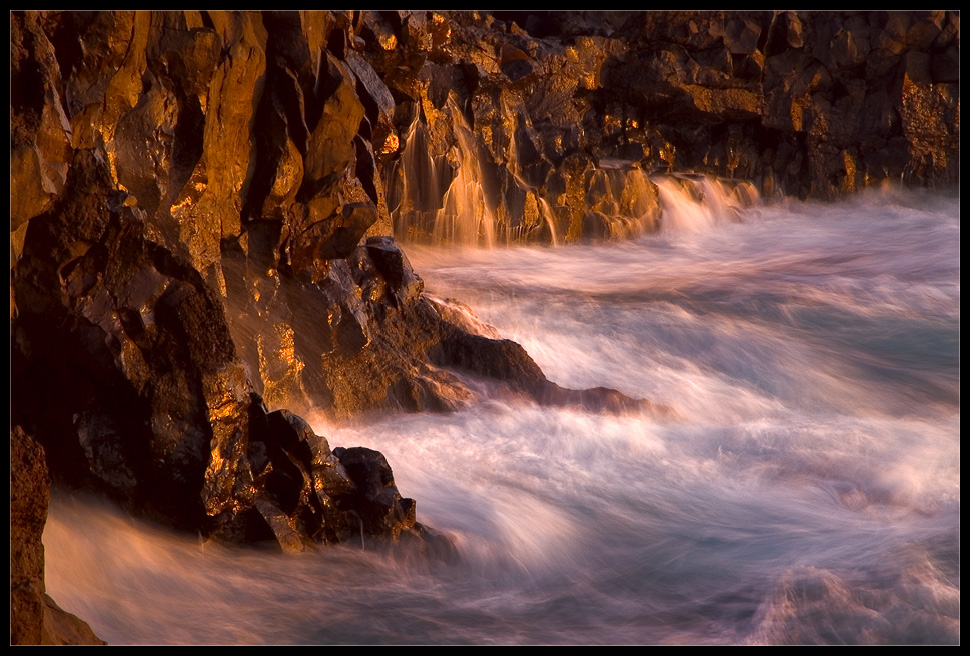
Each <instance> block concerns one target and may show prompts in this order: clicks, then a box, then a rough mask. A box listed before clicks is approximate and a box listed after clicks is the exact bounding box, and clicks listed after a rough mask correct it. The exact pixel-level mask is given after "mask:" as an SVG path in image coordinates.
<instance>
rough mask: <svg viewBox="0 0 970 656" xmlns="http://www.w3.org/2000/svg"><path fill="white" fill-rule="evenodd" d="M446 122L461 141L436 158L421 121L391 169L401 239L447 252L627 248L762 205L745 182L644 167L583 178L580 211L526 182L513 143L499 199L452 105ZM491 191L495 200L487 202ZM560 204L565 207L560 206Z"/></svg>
mask: <svg viewBox="0 0 970 656" xmlns="http://www.w3.org/2000/svg"><path fill="white" fill-rule="evenodd" d="M442 115H446V116H448V117H449V118H448V120H449V121H450V123H451V129H452V133H453V134H454V135H455V143H454V145H453V146H452V147H451V150H450V151H449V152H448V153H447V154H446V155H441V156H434V155H433V154H432V148H431V147H430V144H429V134H428V129H427V127H426V126H425V124H424V123H423V122H422V120H421V118H420V117H418V118H416V119H415V120H414V122H413V123H412V125H411V127H410V129H409V131H408V137H407V140H406V145H405V149H404V153H403V155H402V157H401V159H400V160H399V161H398V162H397V163H396V164H395V165H394V166H393V167H391V169H390V172H391V177H390V179H391V180H395V179H396V181H397V182H398V185H399V186H398V190H399V191H398V193H397V195H396V196H392V200H394V201H395V202H394V203H393V209H392V216H393V220H394V230H395V234H396V236H397V237H398V238H399V239H403V240H406V241H413V242H419V243H430V244H434V245H439V246H446V245H448V246H463V247H476V246H482V247H486V248H490V247H493V246H495V245H497V244H513V243H531V242H537V241H539V242H545V243H549V244H551V245H553V246H557V245H559V244H560V243H561V242H562V241H563V237H564V236H565V235H566V232H567V231H568V232H569V233H570V237H571V238H574V239H575V238H578V239H606V240H627V239H634V238H636V237H639V236H641V235H643V234H646V233H650V232H655V231H657V230H658V229H661V230H673V231H695V232H696V231H705V230H709V229H711V228H712V227H713V226H714V225H715V224H717V223H719V222H723V221H737V220H738V216H739V212H740V211H741V210H743V209H745V208H748V207H751V206H752V205H754V204H756V203H757V202H758V201H759V195H758V192H757V190H756V189H755V187H754V185H753V184H751V183H750V182H747V181H733V180H732V181H728V180H722V179H718V178H713V177H710V176H705V175H697V174H689V173H684V174H673V175H659V174H650V173H647V172H646V171H643V170H642V169H640V168H639V165H638V163H637V162H631V161H625V160H601V161H600V162H599V163H598V166H597V167H596V168H594V169H591V170H588V171H586V173H585V174H584V185H585V189H586V193H585V198H584V199H583V200H582V206H581V207H578V208H577V207H575V203H576V201H575V200H572V201H563V199H562V198H558V199H555V198H547V197H545V196H544V194H543V191H542V190H540V189H535V188H533V187H531V186H530V185H529V184H528V183H527V182H526V180H525V177H526V176H525V174H524V173H523V171H521V170H520V165H519V163H518V160H519V156H518V149H519V146H518V144H517V137H516V136H515V135H514V134H513V135H512V137H511V138H510V141H509V146H508V151H509V152H508V153H507V158H508V159H507V163H506V169H505V172H506V173H507V176H508V177H507V180H506V182H505V185H506V189H505V190H504V191H501V190H500V187H501V183H500V182H499V181H498V180H493V181H491V182H486V178H485V173H484V170H483V166H482V163H481V159H480V157H479V145H478V143H477V141H476V139H477V137H476V136H475V133H474V132H473V131H472V129H471V128H470V127H469V126H468V124H467V122H466V120H465V118H464V116H463V114H462V112H461V111H460V110H459V109H458V107H457V105H456V104H455V103H454V101H453V100H449V102H448V105H447V111H445V112H443V113H442ZM439 120H441V119H439ZM488 184H490V185H491V187H492V188H493V193H492V194H491V195H490V194H488V193H487V192H486V186H487V185H488ZM388 186H389V188H393V187H394V185H393V184H389V185H388ZM491 196H496V197H498V198H499V200H498V201H496V200H495V199H494V198H491ZM557 200H558V201H561V202H565V203H566V204H565V205H564V204H558V205H554V203H555V201H557ZM570 202H572V203H573V205H572V206H570V205H568V203H570ZM570 214H573V215H575V214H578V215H579V217H580V218H581V222H580V223H581V229H578V230H572V229H569V227H568V225H565V224H564V221H569V219H568V218H567V219H563V218H562V217H564V216H568V215H570Z"/></svg>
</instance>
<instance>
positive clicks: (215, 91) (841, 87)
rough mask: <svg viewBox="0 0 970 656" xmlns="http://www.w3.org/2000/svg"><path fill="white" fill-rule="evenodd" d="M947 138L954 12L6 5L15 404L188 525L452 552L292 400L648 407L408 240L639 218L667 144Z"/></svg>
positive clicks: (817, 169) (955, 122) (776, 173)
mask: <svg viewBox="0 0 970 656" xmlns="http://www.w3.org/2000/svg"><path fill="white" fill-rule="evenodd" d="M958 144H959V15H958V14H955V13H952V12H908V13H901V12H864V13H828V12H825V13H811V12H808V13H802V12H797V13H795V12H780V13H772V12H761V13H758V12H751V13H748V12H745V13H731V12H717V13H701V12H684V13H677V14H666V13H665V14H659V13H624V12H611V13H609V14H597V13H589V12H580V13H572V12H564V13H553V12H494V13H487V12H425V11H401V12H372V11H363V12H274V11H266V12H207V11H185V12H174V11H171V12H83V13H82V12H36V11H30V12H14V13H12V14H11V225H10V231H11V263H10V266H11V377H12V382H13V384H12V391H11V402H12V407H11V415H12V417H11V419H12V423H11V425H12V426H19V427H21V429H22V431H23V432H24V433H26V434H29V435H31V436H33V438H34V439H36V441H37V442H38V443H39V444H40V445H42V448H43V450H44V452H46V466H47V467H49V470H50V473H51V477H52V478H53V480H54V481H55V482H56V483H57V484H61V485H66V486H70V487H82V488H86V489H91V490H95V491H97V492H99V493H101V494H104V495H106V496H108V497H110V498H113V499H115V500H117V501H118V502H120V503H121V504H123V505H124V506H125V507H126V508H128V509H129V510H131V511H132V512H136V513H139V514H141V515H143V516H147V517H150V518H153V519H155V520H157V521H160V522H163V523H165V524H167V525H170V526H173V527H176V528H178V529H181V530H187V531H192V532H201V533H203V534H204V535H208V536H212V537H214V538H217V539H222V540H228V541H244V542H245V541H260V540H269V541H275V542H277V543H279V544H280V545H281V547H282V548H283V549H286V550H293V551H295V550H302V549H306V548H311V547H312V546H313V545H316V544H327V543H333V542H347V541H350V542H354V541H357V540H363V541H364V542H366V543H374V544H381V543H386V544H395V543H400V542H402V541H405V542H413V543H414V544H418V545H425V547H424V548H426V549H427V552H428V553H429V554H430V553H434V554H437V555H438V556H441V555H445V556H447V555H448V554H453V552H454V549H453V547H451V546H450V542H448V540H447V538H443V537H441V536H437V535H436V534H434V532H433V531H431V530H430V529H427V528H426V527H423V526H421V525H420V524H419V523H418V522H416V519H415V518H416V515H415V504H414V501H413V500H409V499H407V498H405V497H403V496H402V495H401V494H400V492H399V491H398V490H397V488H396V486H395V485H394V483H393V476H392V474H391V470H390V466H389V465H388V463H387V462H386V461H385V460H384V458H383V456H381V455H380V454H379V453H377V452H374V451H370V450H368V449H366V448H364V447H357V446H352V447H344V448H335V449H333V450H331V449H330V446H329V445H328V443H327V441H326V439H324V438H323V437H320V436H317V435H315V434H314V433H313V431H312V430H311V429H310V428H309V426H308V425H307V424H306V423H305V422H304V421H303V420H302V419H300V418H299V416H297V414H293V413H294V412H295V413H299V414H304V415H305V414H306V413H308V412H311V411H321V412H323V413H324V414H325V415H326V416H328V417H329V418H331V419H333V420H340V419H345V418H350V417H359V416H361V415H364V414H366V413H369V412H384V411H402V410H403V411H429V410H430V411H448V410H452V409H455V408H458V407H460V406H461V405H462V404H463V403H466V402H468V401H469V400H471V399H473V398H475V396H476V394H477V391H476V390H478V389H479V387H480V385H482V384H487V385H493V386H498V387H501V388H504V389H505V390H507V391H508V392H509V393H511V394H515V395H520V396H524V397H526V398H528V399H531V400H532V401H534V402H538V403H551V404H577V405H582V406H584V407H595V408H600V409H603V410H609V411H625V410H631V409H632V410H636V411H642V410H646V411H649V412H657V413H661V414H662V413H663V412H664V409H663V408H656V407H654V406H652V405H651V404H650V403H649V402H647V401H639V400H633V399H628V398H626V397H623V396H622V395H620V394H619V393H618V392H615V391H613V390H587V391H573V390H565V389H562V388H560V387H558V386H557V385H555V384H554V383H551V382H550V381H548V380H547V379H546V378H545V376H544V375H543V374H542V372H541V370H540V369H539V367H538V366H537V365H536V364H535V363H534V362H533V361H532V359H531V358H530V357H529V356H528V354H527V353H526V352H525V351H524V350H523V349H522V348H521V347H520V346H518V345H517V344H515V343H513V342H510V341H507V340H502V339H500V338H498V336H497V335H496V334H494V333H490V332H489V331H488V330H487V329H485V327H483V326H482V325H481V324H480V322H477V320H475V319H474V316H473V314H471V312H470V311H467V312H466V311H463V310H462V309H461V308H460V306H459V305H456V304H455V303H450V304H442V302H441V301H435V300H434V299H432V298H429V297H428V296H427V295H425V294H424V285H423V282H422V280H421V278H420V276H419V274H418V272H415V271H414V270H413V268H412V267H411V265H410V263H409V262H408V260H407V257H406V255H405V250H404V248H403V247H402V245H401V242H402V241H406V240H408V239H417V240H425V241H435V240H436V239H437V240H440V241H446V242H447V241H452V242H461V243H466V244H482V243H493V244H498V243H502V242H511V241H525V242H528V241H542V242H556V243H559V242H563V241H578V240H583V239H613V238H618V237H623V236H630V235H636V234H640V233H641V232H644V231H647V230H653V229H656V228H657V227H658V226H659V225H660V222H661V221H662V213H661V202H662V199H661V197H660V194H659V193H658V185H657V184H655V183H653V182H652V181H651V178H650V176H651V174H653V172H655V171H656V170H663V171H683V170H691V171H694V172H698V173H709V174H712V175H718V176H721V177H724V178H734V179H735V180H740V179H745V180H750V181H753V182H754V184H755V186H757V187H758V188H759V189H760V190H761V192H762V193H764V194H770V193H775V192H784V193H788V194H795V195H799V196H810V197H823V198H824V197H831V196H833V195H836V194H839V193H844V192H848V191H853V190H856V189H859V188H862V187H865V186H867V185H873V184H878V183H880V182H881V181H883V180H891V181H898V180H900V179H902V181H903V182H906V183H909V184H915V185H924V186H933V185H946V184H952V183H954V182H956V181H957V180H958V176H959V158H958ZM392 233H393V234H394V235H396V237H397V239H395V237H394V236H392ZM436 235H437V236H436ZM440 235H444V237H440ZM399 240H400V241H399ZM18 430H20V429H18ZM18 435H19V433H18ZM11 440H12V445H13V444H14V442H15V440H14V437H13V434H12V438H11ZM18 440H19V438H18ZM12 448H13V447H12ZM24 462H25V463H26V460H25V461H24ZM32 462H36V459H35V460H33V461H32ZM20 463H21V461H20V460H16V461H14V462H13V463H12V464H14V469H15V470H17V469H18V468H20V469H22V471H23V472H27V471H29V467H31V466H33V465H28V464H24V465H23V467H21V464H20ZM31 494H33V493H27V492H25V493H24V495H23V498H24V499H28V498H30V496H31ZM37 494H38V495H40V494H42V492H37ZM18 498H19V497H18ZM37 498H38V499H39V498H40V497H37ZM43 505H44V506H45V507H46V504H43ZM20 507H21V506H18V508H20ZM18 512H20V511H18ZM20 516H22V518H23V519H24V522H26V523H28V524H29V523H30V520H29V518H30V517H34V519H38V518H40V517H41V516H42V515H41V511H40V506H37V507H36V508H35V507H34V506H32V505H30V503H27V505H24V506H23V512H22V513H21V515H18V517H20ZM42 523H43V522H41V526H42ZM35 546H36V545H35ZM25 553H26V552H25ZM27 560H30V558H27ZM34 560H36V559H34ZM35 569H36V568H35ZM35 573H36V572H35ZM31 576H33V575H31ZM32 580H36V579H32ZM25 585H27V587H30V585H34V588H36V585H35V584H25ZM12 587H13V584H12ZM38 590H39V589H34V592H37V593H38V594H40V593H42V590H40V591H39V592H38ZM38 599H39V597H37V595H34V597H32V598H31V601H29V603H28V602H25V604H27V605H30V606H31V609H32V610H30V613H33V615H34V616H35V615H37V612H39V611H40V609H41V605H39V604H40V602H38ZM24 608H26V606H24ZM25 612H27V611H25ZM52 612H53V611H52ZM31 630H33V629H31ZM12 635H13V634H12ZM25 635H26V634H25ZM36 638H37V636H36V635H34V634H33V633H31V634H30V636H29V637H26V638H24V640H25V641H33V640H35V639H36Z"/></svg>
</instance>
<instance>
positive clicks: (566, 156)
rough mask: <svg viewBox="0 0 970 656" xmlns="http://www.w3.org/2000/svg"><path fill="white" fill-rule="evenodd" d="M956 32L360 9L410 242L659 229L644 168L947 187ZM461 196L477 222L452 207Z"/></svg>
mask: <svg viewBox="0 0 970 656" xmlns="http://www.w3.org/2000/svg"><path fill="white" fill-rule="evenodd" d="M959 28H960V18H959V14H958V13H954V12H944V11H932V12H931V11H925V12H885V11H882V12H829V11H826V12H725V11H720V12H697V11H690V12H687V11H684V12H652V11H648V12H608V13H596V12H562V11H555V12H433V13H428V12H363V13H362V14H361V15H360V16H359V18H358V19H357V22H356V28H355V29H356V34H357V35H358V36H359V37H361V38H362V39H363V40H364V43H365V49H364V56H365V57H366V58H367V60H368V61H369V62H370V63H371V65H372V67H373V68H374V69H375V70H376V71H377V72H378V73H379V74H380V75H381V77H382V79H383V80H384V82H385V83H386V84H387V86H388V87H389V88H390V90H391V92H392V95H393V96H394V98H395V99H397V101H398V105H397V111H396V114H395V116H396V125H397V129H398V138H397V140H395V141H389V140H387V139H385V142H384V145H383V146H382V148H385V149H386V148H389V147H390V146H389V145H388V144H397V145H398V148H400V149H402V150H403V151H404V152H403V157H402V160H401V161H402V162H403V163H405V164H407V166H399V167H385V172H386V174H387V197H388V200H389V204H390V205H389V208H390V212H391V214H392V216H393V217H394V219H395V227H396V229H397V230H398V232H399V234H400V235H402V236H410V237H413V238H425V239H429V240H432V241H433V240H435V239H436V238H437V239H442V237H441V235H442V234H443V232H444V231H442V230H441V224H442V223H445V224H447V229H448V230H449V231H450V232H451V233H455V232H457V233H458V234H459V237H458V238H457V239H456V241H468V239H467V238H462V237H461V232H462V230H463V229H464V230H465V231H466V232H467V228H464V227H463V224H464V223H466V222H468V221H469V220H472V221H473V222H477V223H479V224H481V223H489V224H491V225H492V226H494V227H493V228H492V229H493V231H494V232H495V233H496V234H495V238H494V239H493V241H496V242H499V241H503V240H504V239H524V240H539V241H549V240H550V232H551V231H554V232H555V234H557V235H558V236H559V240H560V241H562V240H576V239H583V238H599V237H615V236H623V235H628V234H630V233H631V232H632V233H633V234H636V232H637V231H638V230H650V229H653V228H655V227H656V225H657V223H658V221H659V208H658V200H657V198H656V192H655V191H653V192H652V197H651V191H650V190H649V189H643V190H637V191H636V193H635V194H631V193H629V192H630V191H632V188H633V185H634V183H635V182H636V180H637V179H638V178H642V177H643V176H642V174H641V172H656V171H664V172H677V171H688V170H689V171H693V172H696V173H705V174H710V175H716V176H721V177H724V178H728V179H734V180H741V179H743V180H750V181H752V182H754V184H755V186H756V187H757V188H758V190H759V191H760V192H761V194H762V195H774V194H779V193H783V194H786V195H793V196H799V197H814V198H823V199H829V198H834V197H836V196H840V195H843V194H845V193H848V192H852V191H855V190H858V189H861V188H864V187H867V186H874V185H880V184H883V183H887V182H888V183H893V184H899V183H903V184H909V185H916V186H946V185H953V184H955V183H956V182H957V181H958V179H959V137H960V120H959V113H960V111H959V110H960V92H959V70H958V66H957V65H956V63H957V62H958V59H959V42H960V39H959ZM611 161H612V162H614V164H613V165H612V166H611V165H610V162H611ZM617 161H619V162H623V163H624V164H625V165H624V167H623V170H624V171H625V177H626V179H625V180H623V181H622V182H620V181H618V180H616V178H617V176H618V174H617V173H615V172H614V170H615V168H616V166H615V162H617ZM418 179H422V180H428V181H429V182H427V183H424V184H425V185H429V186H422V187H421V188H420V189H415V188H414V187H415V185H416V184H418V183H417V180H418ZM453 181H456V182H457V184H454V183H453ZM640 184H641V185H642V186H645V187H649V186H650V184H649V182H641V183H640ZM469 185H471V186H472V187H473V188H474V190H475V193H476V194H478V196H480V197H481V198H482V199H483V200H482V201H481V204H482V205H483V207H484V214H486V216H484V217H481V216H479V217H473V218H470V217H469V213H468V212H467V211H465V212H462V211H461V207H460V205H461V199H460V198H456V196H457V194H456V193H455V190H456V189H466V188H468V186H469ZM620 190H623V191H620ZM635 201H637V202H639V206H637V205H636V204H635ZM467 202H473V200H469V201H467ZM459 215H462V216H463V217H464V218H462V219H460V220H457V219H455V218H454V217H456V216H459ZM620 217H627V218H630V217H635V218H636V221H635V222H634V225H632V226H631V225H629V223H628V222H623V221H621V220H620ZM435 235H437V236H435ZM475 237H476V238H478V239H479V240H481V236H478V235H476V236H475Z"/></svg>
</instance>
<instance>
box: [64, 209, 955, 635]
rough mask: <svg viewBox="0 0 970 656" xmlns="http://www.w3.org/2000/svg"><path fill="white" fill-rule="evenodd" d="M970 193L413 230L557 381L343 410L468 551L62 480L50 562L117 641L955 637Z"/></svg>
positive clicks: (346, 434) (436, 287)
mask: <svg viewBox="0 0 970 656" xmlns="http://www.w3.org/2000/svg"><path fill="white" fill-rule="evenodd" d="M959 238H960V220H959V200H958V199H957V198H945V197H941V196H936V195H929V194H910V193H905V194H904V193H899V192H878V193H876V192H874V193H870V194H865V195H861V196H858V197H856V198H854V199H852V200H850V201H846V202H842V203H837V204H824V205H823V204H809V203H797V202H784V203H776V204H767V205H762V206H759V207H757V208H753V209H749V210H746V211H744V212H743V213H742V215H741V222H740V223H733V222H718V223H713V224H711V225H709V226H706V227H704V229H686V230H665V231H662V232H661V233H659V234H654V235H651V236H647V237H643V238H641V239H639V240H636V241H631V242H624V243H609V244H586V245H573V246H563V247H558V248H549V247H547V248H522V247H520V248H506V249H494V250H472V249H468V250H455V249H451V250H442V249H432V248H424V247H417V246H408V247H407V248H406V251H407V253H408V255H409V257H410V259H411V261H412V264H414V266H415V269H416V270H417V271H418V272H419V274H421V276H422V277H423V278H424V280H425V282H426V286H427V289H428V291H429V292H431V293H433V294H435V295H436V296H439V297H454V298H457V299H460V300H461V301H463V302H465V303H467V304H468V305H469V306H471V308H472V309H473V310H474V312H475V313H476V314H477V315H478V317H479V318H480V319H481V320H483V321H485V322H487V323H489V324H491V325H492V326H494V327H495V328H497V329H498V330H499V332H501V334H502V335H503V336H505V337H508V338H510V339H513V340H516V341H518V342H519V343H521V344H522V345H523V346H524V347H525V348H526V350H527V351H528V352H529V353H530V355H532V357H533V358H534V359H535V360H536V362H537V363H538V364H539V365H540V366H541V367H542V369H543V371H544V372H545V373H546V375H547V376H548V377H549V378H550V379H551V380H553V381H555V382H557V383H559V384H560V385H563V386H565V387H572V388H586V387H595V386H606V387H612V388H615V389H618V390H620V391H622V392H624V393H625V394H627V395H630V396H635V397H643V398H649V399H651V400H653V401H656V402H659V403H663V404H667V405H669V406H671V407H673V408H674V409H675V410H676V411H677V414H678V415H679V417H678V418H675V419H667V418H656V417H653V416H650V415H647V414H643V415H641V414H636V413H633V414H620V415H617V414H609V413H589V412H583V411H581V410H578V409H570V408H552V407H541V406H537V405H535V404H534V403H531V402H529V401H526V400H523V399H520V398H515V397H512V396H509V395H506V394H502V393H500V392H499V390H494V394H493V393H491V392H489V391H488V390H489V388H487V387H485V388H481V389H484V390H485V395H484V396H483V398H481V400H480V401H478V402H476V403H473V404H471V405H469V406H468V407H466V408H465V409H463V410H461V411H459V412H455V413H452V414H420V415H394V416H387V417H385V418H377V419H374V420H371V421H369V422H368V423H358V424H354V425H341V426H336V425H329V424H327V423H326V422H325V421H323V420H321V419H319V418H311V419H313V420H314V422H315V428H316V430H317V432H318V433H320V434H324V435H326V436H327V437H328V438H329V441H330V444H331V445H332V446H338V445H344V446H354V445H358V444H361V445H366V446H369V447H371V448H375V449H378V450H380V451H382V452H383V453H384V454H385V455H386V456H387V458H388V460H389V462H390V463H391V465H392V467H393V468H394V473H395V478H396V480H397V483H398V487H399V488H400V489H401V492H402V493H403V494H404V495H406V496H410V497H413V498H415V499H417V500H418V519H419V521H421V522H423V523H425V524H428V525H430V526H433V527H435V528H437V529H439V530H441V531H444V532H446V533H448V534H450V535H451V536H453V537H454V539H455V540H456V542H457V544H458V547H459V550H460V552H461V556H462V557H461V561H460V562H459V563H458V564H452V565H446V564H442V563H436V562H428V561H426V560H423V559H422V558H421V557H419V556H417V555H415V554H409V553H398V554H394V553H373V552H362V551H359V550H357V549H353V548H335V549H326V550H321V551H318V552H315V553H307V554H303V555H300V556H283V555H279V554H275V553H268V552H262V551H256V550H252V549H230V548H227V547H222V546H218V545H215V544H213V543H208V544H205V545H203V544H201V543H200V542H199V541H198V540H197V539H193V538H191V537H185V536H176V535H171V534H168V533H164V532H162V531H159V530H158V529H156V528H153V527H151V526H149V525H146V524H144V523H141V522H139V521H136V520H133V519H131V518H128V517H125V516H123V515H121V514H119V513H117V512H116V511H114V510H112V509H110V508H105V507H103V506H100V505H98V504H96V503H94V502H91V501H89V500H85V499H70V498H65V497H63V496H55V499H54V501H53V502H52V506H51V512H50V519H49V522H48V527H47V530H46V532H45V545H46V548H47V587H48V591H49V593H50V594H51V596H52V597H53V598H54V599H55V600H56V601H57V602H58V604H60V605H61V606H62V607H63V608H65V609H66V610H69V611H71V612H73V613H76V614H78V615H79V616H81V617H82V618H84V619H85V620H87V621H88V622H89V623H90V624H91V626H92V628H93V629H94V630H95V632H96V633H97V634H98V635H99V636H100V637H102V638H103V639H105V640H107V641H108V642H109V643H112V644H172V643H176V644H185V643H192V644H248V643H260V644H265V643H270V644H331V643H332V644H338V643H352V644H363V643H382V644H418V643H433V644H466V643H468V644H495V643H498V644H560V643H567V644H574V643H575V644H594V643H595V644H600V643H605V644H626V643H649V644H666V643H673V644H688V643H689V644H705V643H715V644H725V643H730V644H765V643H767V644H815V643H821V644H927V643H928V644H949V643H957V642H958V641H959V630H960V620H959V617H960V613H959V611H960V571H959V532H960V465H959V462H960V442H959V422H960V407H959V400H960V399H959V391H960V390H959V326H960V252H959Z"/></svg>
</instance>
